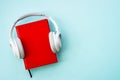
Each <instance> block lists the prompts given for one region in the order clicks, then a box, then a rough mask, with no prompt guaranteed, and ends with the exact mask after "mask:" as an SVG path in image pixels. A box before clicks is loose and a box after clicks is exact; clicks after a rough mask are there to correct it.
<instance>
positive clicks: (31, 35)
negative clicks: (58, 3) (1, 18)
mask: <svg viewBox="0 0 120 80" xmlns="http://www.w3.org/2000/svg"><path fill="white" fill-rule="evenodd" d="M16 32H17V35H18V37H19V38H20V40H21V41H22V45H23V48H24V53H25V58H24V65H25V68H26V69H27V70H28V69H31V68H35V67H39V66H43V65H47V64H52V63H56V62H57V56H56V54H55V53H53V52H52V50H51V48H50V43H49V32H50V28H49V24H48V20H47V19H43V20H38V21H34V22H30V23H26V24H22V25H18V26H16Z"/></svg>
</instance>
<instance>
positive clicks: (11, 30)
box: [9, 13, 59, 43]
mask: <svg viewBox="0 0 120 80" xmlns="http://www.w3.org/2000/svg"><path fill="white" fill-rule="evenodd" d="M31 16H43V17H46V18H47V19H49V20H50V21H51V22H52V23H53V25H54V27H55V30H56V32H59V28H58V25H57V24H56V22H55V21H54V20H53V19H52V18H51V17H49V16H46V15H45V14H39V13H31V14H26V15H23V16H21V17H20V18H19V19H17V20H16V21H15V22H14V24H13V26H12V27H11V29H10V33H9V37H10V43H12V42H13V36H12V33H13V30H14V27H15V26H16V24H17V22H19V21H20V20H23V19H25V18H27V17H31Z"/></svg>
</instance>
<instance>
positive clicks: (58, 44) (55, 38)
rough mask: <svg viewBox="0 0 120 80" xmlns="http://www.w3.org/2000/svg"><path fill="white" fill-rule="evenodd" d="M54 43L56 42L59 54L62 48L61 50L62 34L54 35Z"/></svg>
mask: <svg viewBox="0 0 120 80" xmlns="http://www.w3.org/2000/svg"><path fill="white" fill-rule="evenodd" d="M54 41H55V47H56V50H57V52H59V51H60V48H61V39H60V34H59V33H56V34H55V35H54Z"/></svg>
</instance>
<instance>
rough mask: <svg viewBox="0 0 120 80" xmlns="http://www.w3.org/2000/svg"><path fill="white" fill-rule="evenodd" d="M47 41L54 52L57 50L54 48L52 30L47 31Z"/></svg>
mask: <svg viewBox="0 0 120 80" xmlns="http://www.w3.org/2000/svg"><path fill="white" fill-rule="evenodd" d="M49 42H50V47H51V50H52V51H53V52H54V53H56V52H57V50H56V48H55V41H54V33H53V32H50V33H49Z"/></svg>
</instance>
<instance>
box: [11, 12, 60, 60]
mask: <svg viewBox="0 0 120 80" xmlns="http://www.w3.org/2000/svg"><path fill="white" fill-rule="evenodd" d="M30 16H43V17H45V18H47V19H48V20H50V21H51V22H52V23H53V25H54V27H55V30H56V32H49V43H50V47H51V50H52V52H53V53H57V52H59V51H60V48H61V47H62V44H61V33H60V31H59V28H58V25H57V24H56V22H55V21H54V20H53V19H52V18H51V17H49V16H46V15H45V14H39V13H31V14H27V15H24V16H22V17H20V18H19V19H17V20H16V22H15V23H14V24H13V26H12V27H11V28H10V33H9V37H10V46H11V47H12V49H13V52H14V54H15V55H16V56H17V57H18V58H20V59H23V58H24V56H25V54H24V48H23V46H22V42H21V40H20V38H18V37H17V38H16V39H13V35H12V34H13V30H14V28H15V26H16V24H17V22H19V21H20V20H23V19H24V18H27V17H30Z"/></svg>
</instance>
